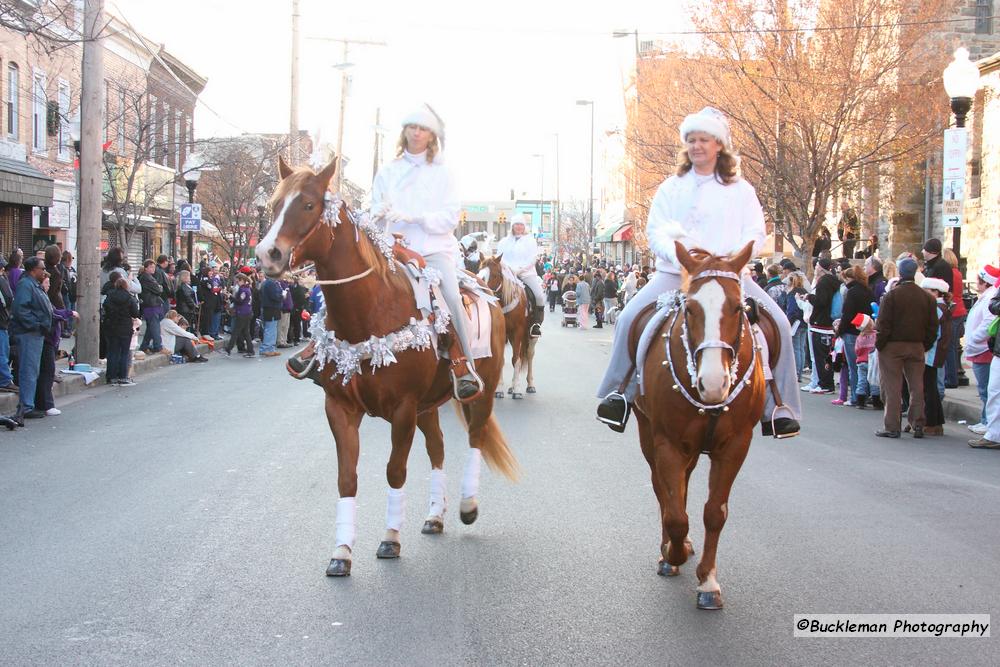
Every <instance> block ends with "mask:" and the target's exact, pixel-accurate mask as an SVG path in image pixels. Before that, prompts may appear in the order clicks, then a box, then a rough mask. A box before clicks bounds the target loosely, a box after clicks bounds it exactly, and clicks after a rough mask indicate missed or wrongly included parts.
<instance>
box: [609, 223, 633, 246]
mask: <svg viewBox="0 0 1000 667" xmlns="http://www.w3.org/2000/svg"><path fill="white" fill-rule="evenodd" d="M631 240H632V224H631V223H629V224H627V225H623V226H622V228H621V229H619V230H618V231H617V232H615V233H614V234H613V235H612V236H611V242H612V243H621V242H622V241H631Z"/></svg>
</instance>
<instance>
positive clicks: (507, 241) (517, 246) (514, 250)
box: [496, 234, 538, 273]
mask: <svg viewBox="0 0 1000 667" xmlns="http://www.w3.org/2000/svg"><path fill="white" fill-rule="evenodd" d="M496 254H498V255H502V257H501V260H502V261H503V263H504V264H506V265H507V266H509V267H510V268H511V270H512V271H513V272H514V273H520V272H521V271H524V270H525V269H531V270H532V271H534V270H535V260H536V259H538V243H537V242H536V241H535V237H533V236H532V235H531V234H523V235H521V236H514V235H513V234H510V235H508V236H505V237H504V238H503V239H502V240H501V241H500V243H499V244H498V245H497V252H496Z"/></svg>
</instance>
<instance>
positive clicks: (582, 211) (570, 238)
mask: <svg viewBox="0 0 1000 667" xmlns="http://www.w3.org/2000/svg"><path fill="white" fill-rule="evenodd" d="M588 215H589V213H588V210H587V202H586V201H585V200H582V199H564V200H563V201H562V202H561V203H560V206H559V243H558V244H556V247H555V249H554V252H555V254H556V256H557V257H559V256H561V255H563V254H565V253H569V254H572V255H576V254H579V253H585V254H588V255H589V254H590V243H589V241H590V226H589V217H588Z"/></svg>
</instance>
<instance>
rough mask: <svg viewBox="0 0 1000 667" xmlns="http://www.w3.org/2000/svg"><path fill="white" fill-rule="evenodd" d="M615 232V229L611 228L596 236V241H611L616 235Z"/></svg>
mask: <svg viewBox="0 0 1000 667" xmlns="http://www.w3.org/2000/svg"><path fill="white" fill-rule="evenodd" d="M614 233H615V230H614V229H609V230H608V231H606V232H604V233H603V234H598V235H597V236H596V237H594V243H611V237H612V236H613V235H614Z"/></svg>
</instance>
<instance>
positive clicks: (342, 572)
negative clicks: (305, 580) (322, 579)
mask: <svg viewBox="0 0 1000 667" xmlns="http://www.w3.org/2000/svg"><path fill="white" fill-rule="evenodd" d="M326 576H328V577H349V576H351V561H349V560H341V559H340V558H331V559H330V564H329V565H327V566H326Z"/></svg>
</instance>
